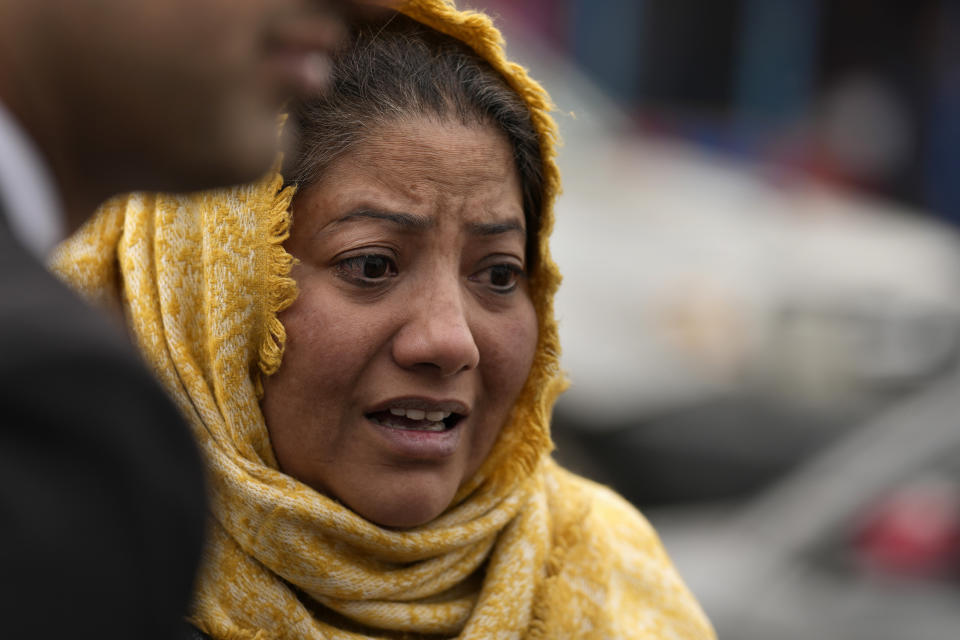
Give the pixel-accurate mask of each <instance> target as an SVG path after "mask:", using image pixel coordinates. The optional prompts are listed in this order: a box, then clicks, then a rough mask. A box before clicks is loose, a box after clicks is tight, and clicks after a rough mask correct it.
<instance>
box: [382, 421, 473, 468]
mask: <svg viewBox="0 0 960 640" xmlns="http://www.w3.org/2000/svg"><path fill="white" fill-rule="evenodd" d="M366 420H367V422H368V423H370V424H371V425H372V426H373V427H374V428H375V429H376V430H377V432H378V433H379V434H380V435H381V436H382V437H383V439H384V440H385V441H386V442H387V444H388V446H389V447H390V449H391V450H392V451H393V453H395V454H396V455H399V456H403V457H405V458H413V459H416V460H439V459H442V458H447V457H449V456H451V455H453V453H454V452H455V451H456V450H457V444H459V443H460V432H461V431H462V427H461V425H462V424H463V419H461V420H460V422H458V423H457V424H455V425H454V426H453V427H452V428H450V429H445V430H444V431H416V430H413V429H395V428H393V427H387V426H384V425H382V424H379V423H377V422H374V421H373V420H371V419H369V418H366Z"/></svg>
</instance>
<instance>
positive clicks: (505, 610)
mask: <svg viewBox="0 0 960 640" xmlns="http://www.w3.org/2000/svg"><path fill="white" fill-rule="evenodd" d="M400 9H401V11H402V12H404V13H406V14H407V15H409V16H410V17H412V18H414V19H416V20H418V21H420V22H422V23H424V24H426V25H428V26H430V27H432V28H434V29H437V30H439V31H442V32H444V33H447V34H448V35H451V36H453V37H456V38H458V39H460V40H462V41H464V42H466V43H467V44H469V45H470V46H471V47H473V48H474V49H475V50H476V51H477V53H479V54H480V55H481V56H483V57H484V58H485V59H487V60H488V61H489V62H490V63H491V64H492V65H493V67H494V68H495V69H496V70H498V71H499V72H500V73H502V74H503V75H504V77H505V78H507V80H508V81H509V83H510V85H511V86H512V87H513V88H514V89H516V90H517V91H518V92H519V93H520V95H522V96H523V98H524V100H525V101H526V103H527V104H528V105H529V108H530V110H531V113H532V114H533V119H534V123H535V125H536V127H537V129H538V131H539V134H540V140H541V145H542V149H543V157H544V163H545V170H546V171H545V173H546V190H547V193H546V198H545V206H544V211H543V224H542V233H541V238H540V241H539V252H540V255H539V259H538V260H536V261H535V264H536V268H535V272H534V273H533V274H531V290H532V292H533V296H534V304H535V307H536V310H537V314H538V318H539V344H538V352H537V356H536V359H535V362H534V365H533V368H532V371H531V373H530V376H529V379H528V381H527V383H526V385H525V387H524V390H523V392H522V393H521V396H520V399H519V400H518V402H517V405H516V407H515V409H514V411H513V413H512V416H511V418H510V421H509V423H508V424H507V425H505V427H504V429H503V431H502V432H501V434H500V436H499V439H498V441H497V443H496V445H495V447H494V450H493V452H492V453H491V455H490V457H489V458H488V460H487V461H486V462H485V463H484V465H483V466H482V467H481V469H480V470H479V471H478V473H477V474H476V475H475V477H473V478H472V479H471V481H470V482H469V483H467V484H466V486H464V487H462V488H461V490H460V491H459V493H458V495H457V496H456V498H455V501H454V503H453V504H452V505H451V506H450V507H449V508H448V509H447V511H446V512H444V513H443V514H442V515H441V516H440V517H439V518H437V519H436V520H434V521H432V522H430V523H428V524H426V525H423V526H421V527H418V528H415V529H412V530H404V531H396V530H389V529H385V528H381V527H379V526H377V525H374V524H372V523H370V522H368V521H366V520H364V519H363V518H361V517H360V516H358V515H356V514H354V513H353V512H352V511H350V510H349V509H348V508H346V507H344V506H342V505H341V504H339V503H338V502H336V501H334V500H332V499H330V498H328V497H326V496H324V495H321V494H319V493H318V492H316V491H314V490H313V489H311V488H309V487H307V486H306V485H304V484H301V483H300V482H298V481H297V480H295V479H293V478H291V477H290V476H287V475H285V474H283V473H281V472H280V471H279V470H278V469H277V463H276V460H275V458H274V455H273V453H272V450H271V445H270V441H269V437H268V432H267V429H266V426H265V424H264V418H263V415H262V413H261V411H260V407H259V392H260V378H261V376H263V375H270V374H271V373H273V372H274V371H276V370H277V368H278V367H279V366H280V364H281V360H282V356H283V349H284V341H285V333H284V328H283V325H282V324H281V322H280V321H279V320H278V318H277V314H278V312H280V311H281V310H282V309H284V308H286V307H287V306H288V305H289V304H290V303H291V302H292V301H293V300H294V298H295V297H296V295H297V289H296V284H295V283H294V281H293V280H292V279H291V278H290V277H289V272H290V268H291V265H292V262H293V258H292V257H291V256H290V255H289V254H287V252H286V251H285V250H284V248H283V244H282V243H283V241H284V239H285V238H286V237H287V232H288V229H289V225H290V224H291V220H290V213H289V207H290V201H291V198H292V196H293V190H292V188H287V189H281V187H282V184H283V180H282V178H281V176H280V174H279V172H278V171H273V172H271V174H270V175H269V176H268V177H266V178H264V179H263V180H262V181H260V182H258V183H256V184H252V185H248V186H244V187H238V188H233V189H227V190H218V191H211V192H204V193H198V194H191V195H159V194H134V195H129V196H125V197H121V198H117V199H115V200H113V201H111V202H109V203H107V204H106V205H104V206H103V207H102V209H101V211H100V212H99V214H98V215H97V216H96V217H95V218H94V219H92V220H91V221H90V222H89V223H88V224H87V225H86V226H85V227H84V228H83V229H81V230H80V231H79V232H78V233H77V234H76V235H75V236H73V237H72V238H70V239H68V240H67V241H66V242H65V243H64V244H63V245H61V247H60V248H59V249H58V251H57V252H56V254H55V255H54V258H53V263H52V266H53V268H54V269H55V271H57V272H58V273H59V274H60V275H61V276H62V278H63V279H64V280H66V281H67V282H68V283H70V284H71V285H72V286H74V287H75V288H76V289H78V290H79V291H80V292H81V293H83V294H84V295H85V296H87V297H88V298H89V299H91V300H92V301H94V302H95V303H97V304H101V305H103V306H106V307H109V308H113V309H114V310H115V311H119V312H121V313H122V314H123V316H124V318H125V320H126V323H127V326H128V328H129V330H130V331H131V333H132V334H133V336H134V338H135V340H136V342H137V344H138V346H139V347H140V349H141V350H142V352H143V354H144V355H145V359H146V360H147V362H148V363H149V365H150V366H151V367H152V369H153V371H154V372H155V373H156V375H157V376H158V378H159V379H160V380H161V381H162V382H163V384H164V386H165V387H166V389H167V390H168V392H169V393H170V394H171V395H172V397H173V398H174V399H175V400H176V402H177V403H178V405H179V407H180V409H181V410H182V412H183V413H184V415H185V416H186V417H187V419H188V420H189V422H190V424H191V426H192V428H193V432H194V434H195V436H196V438H197V441H198V442H199V445H200V448H201V450H202V452H203V454H204V457H205V460H206V464H207V470H208V479H209V485H210V491H211V501H212V513H211V518H210V525H209V539H208V541H207V544H206V550H205V555H204V563H203V567H202V570H201V573H200V575H199V577H198V582H197V588H196V595H195V598H194V602H193V609H192V612H191V621H192V622H193V623H194V624H195V625H196V626H198V627H199V628H200V629H202V630H204V631H205V632H207V633H208V634H210V635H211V636H212V637H214V638H217V639H219V640H234V639H263V640H266V639H291V640H293V639H297V640H303V639H320V638H325V639H347V638H416V637H422V636H429V637H450V638H452V637H456V638H465V639H466V638H475V639H480V638H484V639H487V638H501V639H513V638H517V639H519V638H526V639H534V638H544V639H551V640H553V639H562V638H571V639H573V638H649V639H677V640H681V639H682V640H695V639H696V640H700V639H710V638H714V633H713V631H712V629H711V627H710V625H709V623H708V622H707V620H706V619H705V617H704V615H703V613H702V612H701V610H700V608H699V607H698V605H697V604H696V602H695V601H694V600H693V598H692V597H691V595H690V593H689V592H688V591H687V589H686V587H685V586H684V585H683V583H682V582H681V580H680V578H679V577H678V575H677V574H676V572H675V570H674V568H673V567H672V565H671V563H670V561H669V559H668V558H667V557H666V554H665V553H664V551H663V549H662V546H661V544H660V542H659V540H658V538H657V536H656V534H655V533H654V532H653V530H652V529H651V527H650V526H649V524H648V523H647V522H646V521H645V520H644V519H643V517H642V516H641V515H640V514H639V513H638V512H637V511H636V510H634V509H633V508H632V507H631V506H630V505H628V504H627V503H626V502H625V501H624V500H623V499H621V498H620V497H618V496H617V495H616V494H614V493H613V492H611V491H609V490H608V489H605V488H603V487H600V486H598V485H595V484H593V483H590V482H588V481H586V480H583V479H580V478H577V477H575V476H573V475H572V474H569V473H567V472H566V471H563V470H562V469H560V468H559V467H557V466H556V465H555V463H554V462H552V460H551V459H550V457H549V451H550V448H551V446H552V445H551V442H550V436H549V419H550V412H551V408H552V405H553V402H554V400H555V398H556V396H557V395H558V393H559V392H560V391H561V390H562V388H563V385H564V380H563V377H562V375H561V373H560V370H559V366H558V353H559V346H558V341H557V330H556V324H555V322H554V318H553V309H552V305H553V294H554V292H555V290H556V287H557V285H558V284H559V281H560V278H559V274H558V272H557V270H556V267H555V265H554V263H553V261H552V260H551V259H550V255H549V248H548V243H547V239H548V236H549V234H550V229H551V226H552V207H553V201H554V198H555V196H556V195H557V193H558V191H559V187H560V181H559V174H558V172H557V168H556V165H555V164H554V154H555V147H556V144H557V138H556V129H555V124H554V122H553V120H552V119H551V116H550V114H549V111H550V109H551V105H550V102H549V98H548V96H547V95H546V93H545V92H544V91H543V90H542V89H541V88H540V86H539V85H538V84H536V83H535V82H534V81H533V80H531V79H530V78H529V77H528V76H527V74H526V72H525V71H524V70H523V69H522V68H520V67H519V66H517V65H515V64H512V63H510V62H508V61H507V60H506V58H505V57H504V51H503V43H502V40H501V38H500V34H499V32H498V31H497V30H496V29H495V28H494V27H493V25H492V23H491V21H490V20H489V18H487V17H486V16H484V15H481V14H478V13H474V12H469V11H458V10H457V9H456V8H455V7H454V5H453V3H452V2H449V1H444V0H410V1H408V2H405V3H402V4H401V7H400ZM104 401H105V402H107V401H109V399H108V398H105V399H104ZM130 428H131V429H136V428H137V425H135V424H131V425H130ZM170 472H171V473H176V470H175V469H171V470H170Z"/></svg>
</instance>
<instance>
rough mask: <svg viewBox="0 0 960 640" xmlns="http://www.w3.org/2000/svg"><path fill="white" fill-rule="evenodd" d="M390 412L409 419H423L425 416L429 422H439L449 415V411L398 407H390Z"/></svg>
mask: <svg viewBox="0 0 960 640" xmlns="http://www.w3.org/2000/svg"><path fill="white" fill-rule="evenodd" d="M390 413H392V414H393V415H395V416H404V417H407V418H410V419H411V420H423V419H424V418H426V419H427V420H429V421H430V422H440V421H441V420H446V419H447V418H449V417H450V412H449V411H424V410H423V409H400V408H399V407H390Z"/></svg>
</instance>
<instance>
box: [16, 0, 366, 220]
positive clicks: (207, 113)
mask: <svg viewBox="0 0 960 640" xmlns="http://www.w3.org/2000/svg"><path fill="white" fill-rule="evenodd" d="M346 4H349V3H347V2H345V1H344V0H138V1H131V0H6V1H5V2H4V3H2V5H0V41H2V44H0V60H2V61H3V62H0V99H2V100H3V101H4V102H5V103H7V105H8V106H9V107H10V108H11V109H12V110H13V111H14V113H15V114H16V115H17V116H18V118H19V119H20V120H21V121H22V122H23V123H24V125H25V127H26V128H27V129H28V130H29V132H30V133H31V135H32V136H33V137H34V138H35V140H36V141H37V142H38V144H39V146H40V147H41V149H42V150H43V151H44V152H45V153H46V154H47V155H48V159H49V161H50V163H51V165H52V167H53V169H54V171H55V173H57V177H58V179H59V180H60V181H61V183H62V184H61V187H62V188H63V189H64V191H65V192H66V193H65V197H67V198H68V199H69V198H70V197H71V195H72V193H71V192H72V191H81V190H83V189H84V188H85V189H87V190H88V191H90V192H91V195H93V192H98V193H96V195H97V196H98V197H103V196H104V195H109V193H111V192H115V191H120V190H126V189H170V190H189V189H197V188H201V187H210V186H217V185H222V184H229V183H236V182H241V181H247V180H251V179H253V178H255V177H256V176H258V175H259V174H260V173H262V172H263V171H265V170H266V169H267V168H268V167H269V164H270V162H271V160H272V159H273V157H274V154H275V152H276V137H277V136H276V117H277V113H278V110H279V108H280V107H281V106H282V104H283V102H284V101H285V100H286V99H287V98H289V97H290V96H291V95H292V94H302V93H306V92H314V91H316V90H318V89H319V88H321V87H322V86H325V84H326V81H327V79H328V74H327V70H328V68H329V64H328V60H327V59H326V56H327V54H329V53H330V51H331V50H332V49H333V48H334V47H335V46H336V45H337V44H338V43H339V42H340V38H341V35H342V34H343V32H344V29H345V28H344V26H343V24H342V21H341V17H340V15H339V9H340V8H341V5H346ZM99 192H105V193H99ZM93 204H96V203H95V202H94V203H93ZM91 212H92V210H91Z"/></svg>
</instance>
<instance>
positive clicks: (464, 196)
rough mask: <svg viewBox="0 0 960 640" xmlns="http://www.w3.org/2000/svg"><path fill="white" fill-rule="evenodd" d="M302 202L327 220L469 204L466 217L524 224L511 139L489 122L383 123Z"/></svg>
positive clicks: (420, 213) (428, 214) (417, 213)
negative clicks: (384, 124)
mask: <svg viewBox="0 0 960 640" xmlns="http://www.w3.org/2000/svg"><path fill="white" fill-rule="evenodd" d="M300 204H302V205H304V206H306V207H307V208H308V209H317V211H315V212H314V215H320V216H321V217H324V218H327V220H325V221H324V222H323V223H322V224H327V223H329V222H332V221H333V220H335V219H337V218H341V217H343V216H346V215H349V214H352V213H356V212H362V211H373V212H382V213H392V214H410V215H411V216H413V218H410V219H411V220H413V219H415V218H417V217H420V218H427V219H429V218H432V217H435V216H436V215H437V213H438V212H439V211H449V210H459V209H462V210H463V211H464V213H465V214H466V215H465V216H461V217H462V218H463V219H464V220H465V221H473V222H476V223H478V224H479V223H484V224H486V223H497V224H519V225H520V226H521V227H522V226H523V202H522V193H521V189H520V180H519V176H518V175H517V170H516V167H515V165H514V161H513V155H512V152H511V149H510V146H509V144H508V142H507V141H506V139H505V137H504V136H502V135H500V134H499V133H498V132H497V130H496V129H494V128H493V127H489V126H485V127H484V126H465V125H459V124H456V125H451V124H447V123H436V122H431V121H421V122H411V123H405V124H404V125H402V126H398V127H391V128H381V129H380V130H379V131H378V132H377V133H375V134H374V135H372V136H370V137H368V138H367V140H365V141H364V142H362V143H360V144H359V145H357V146H356V147H355V148H354V149H353V150H352V151H351V152H350V153H349V154H347V155H345V156H343V157H342V158H340V159H339V160H338V161H337V162H335V163H334V164H333V165H332V166H331V167H329V168H328V169H327V171H325V172H324V174H323V175H322V177H321V179H320V180H319V181H318V182H317V183H315V184H313V185H310V186H309V187H307V188H306V189H305V190H304V191H303V193H302V194H301V198H300ZM311 205H312V206H311ZM366 218H367V219H371V218H372V216H366ZM380 219H381V220H384V219H386V218H384V217H381V218H380ZM408 226H410V225H408Z"/></svg>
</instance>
